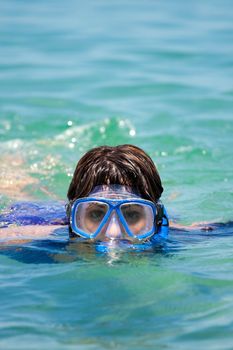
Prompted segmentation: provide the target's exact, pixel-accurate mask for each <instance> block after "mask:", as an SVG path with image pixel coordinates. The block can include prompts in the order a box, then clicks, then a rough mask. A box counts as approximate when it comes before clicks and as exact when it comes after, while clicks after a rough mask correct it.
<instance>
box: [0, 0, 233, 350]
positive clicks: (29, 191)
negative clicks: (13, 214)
mask: <svg viewBox="0 0 233 350" xmlns="http://www.w3.org/2000/svg"><path fill="white" fill-rule="evenodd" d="M0 52H1V54H0V137H1V139H0V140H1V141H0V161H1V168H0V169H1V170H0V180H1V181H0V182H1V185H0V190H1V191H0V192H1V197H0V206H1V208H2V209H3V210H4V209H5V207H6V206H7V205H9V204H10V203H12V202H15V201H16V200H19V199H20V200H22V199H23V200H33V201H38V200H42V201H43V202H44V201H51V200H54V201H56V202H57V201H63V200H65V196H66V190H67V187H68V185H69V182H70V180H71V176H72V172H73V170H74V167H75V165H76V162H77V160H78V159H79V158H80V157H81V156H82V154H83V153H84V152H85V151H86V150H88V149H89V148H91V147H93V146H96V145H101V144H111V145H116V144H121V143H133V144H136V145H138V146H140V147H142V148H143V149H145V150H146V151H147V152H148V153H149V154H150V155H151V157H152V158H153V160H154V161H155V162H156V164H157V166H158V169H159V172H160V174H161V177H162V180H163V185H164V189H165V190H164V194H163V201H164V203H165V204H166V207H167V208H168V211H169V212H170V213H172V216H174V217H175V218H177V220H179V221H180V222H181V223H185V224H188V223H193V222H200V221H210V222H228V221H230V220H232V212H233V179H232V164H233V155H232V148H233V141H232V132H233V117H232V111H233V84H232V76H233V58H232V57H233V15H232V2H231V1H230V0H229V1H228V0H222V1H217V0H214V1H207V0H206V1H201V0H198V1H195V2H187V1H184V0H178V1H167V0H166V1H160V2H159V1H153V2H152V1H149V0H148V1H143V2H142V1H134V2H131V1H124V2H123V1H111V2H109V1H106V0H102V1H95V2H94V1H88V2H87V3H84V2H81V1H75V0H73V1H72V0H68V1H66V2H65V1H61V0H57V1H53V0H47V1H44V0H42V1H40V2H30V1H27V0H20V1H16V0H10V1H7V0H2V1H1V3H0ZM224 233H225V234H224ZM231 233H232V229H229V230H227V228H226V227H225V228H223V229H222V231H221V230H220V231H216V233H205V234H204V233H203V234H201V233H198V232H193V233H192V232H186V233H185V234H180V235H179V234H178V233H175V232H173V233H171V242H169V243H168V248H169V249H168V251H163V250H162V251H160V250H158V251H150V252H144V253H141V254H140V253H134V254H126V253H121V252H113V253H112V254H103V255H101V254H96V253H95V252H94V251H93V250H92V249H91V247H89V246H87V247H86V248H85V249H83V248H82V249H80V247H79V246H78V245H77V244H71V243H69V242H68V240H67V238H66V237H67V232H66V231H65V230H64V232H63V236H62V237H61V238H57V243H56V244H55V242H51V241H44V242H40V244H39V243H38V244H33V243H31V245H30V244H28V243H23V242H22V243H21V244H19V246H17V247H9V251H7V250H5V252H4V250H3V254H1V255H0V260H1V263H0V282H1V283H0V289H1V294H0V295H1V307H0V310H1V320H0V325H1V332H0V347H1V348H3V349H41V347H42V346H45V347H50V349H85V350H86V349H140V350H141V349H162V348H163V349H164V348H166V349H173V348H174V349H184V350H186V349H196V348H197V347H199V348H201V349H202V348H207V349H220V348H221V349H232V343H233V336H232V327H233V316H232V315H233V297H232V287H233V273H232V262H233V255H232V249H233V241H232V237H231ZM43 255H46V256H47V258H48V256H49V257H50V260H49V259H47V260H46V259H43ZM42 262H43V263H42ZM52 262H56V263H52ZM59 262H60V263H59ZM61 262H62V263H61Z"/></svg>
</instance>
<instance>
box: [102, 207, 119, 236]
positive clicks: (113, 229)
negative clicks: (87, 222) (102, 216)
mask: <svg viewBox="0 0 233 350" xmlns="http://www.w3.org/2000/svg"><path fill="white" fill-rule="evenodd" d="M105 236H106V237H108V238H111V239H119V238H122V230H121V226H120V223H119V221H118V218H117V216H116V213H113V214H112V216H111V218H110V221H109V223H108V226H107V227H106V231H105Z"/></svg>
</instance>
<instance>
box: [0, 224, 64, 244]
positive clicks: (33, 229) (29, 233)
mask: <svg viewBox="0 0 233 350" xmlns="http://www.w3.org/2000/svg"><path fill="white" fill-rule="evenodd" d="M61 227H63V228H64V226H60V225H59V226H58V225H56V226H52V225H48V226H42V225H28V226H15V225H11V226H9V227H6V228H2V229H0V240H1V241H4V240H8V239H9V240H13V241H14V240H24V239H26V240H28V241H31V240H33V239H40V238H46V237H49V236H50V235H51V234H52V233H53V232H54V231H55V230H56V229H58V228H61Z"/></svg>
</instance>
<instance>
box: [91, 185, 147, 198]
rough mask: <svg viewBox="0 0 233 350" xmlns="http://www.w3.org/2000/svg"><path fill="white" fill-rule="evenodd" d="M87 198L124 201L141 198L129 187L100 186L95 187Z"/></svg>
mask: <svg viewBox="0 0 233 350" xmlns="http://www.w3.org/2000/svg"><path fill="white" fill-rule="evenodd" d="M88 197H97V198H109V199H126V198H141V197H140V195H139V194H138V193H136V191H135V190H133V189H132V188H131V187H128V186H123V185H101V186H95V187H94V188H93V190H92V191H91V192H90V193H89V195H88Z"/></svg>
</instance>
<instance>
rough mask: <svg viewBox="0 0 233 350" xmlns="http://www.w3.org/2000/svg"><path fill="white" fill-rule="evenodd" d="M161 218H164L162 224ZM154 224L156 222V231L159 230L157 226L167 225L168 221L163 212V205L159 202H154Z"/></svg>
mask: <svg viewBox="0 0 233 350" xmlns="http://www.w3.org/2000/svg"><path fill="white" fill-rule="evenodd" d="M163 218H165V219H166V224H163ZM155 224H156V229H157V232H156V233H158V232H159V228H160V227H161V226H162V224H163V226H169V221H168V218H167V215H165V212H164V205H163V204H162V203H161V202H157V203H156V217H155Z"/></svg>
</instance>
